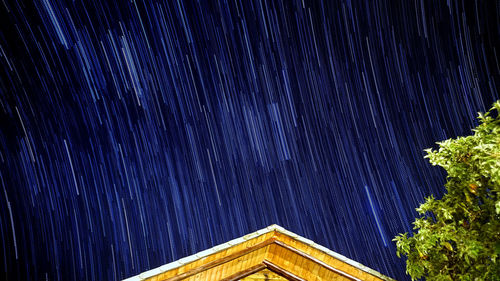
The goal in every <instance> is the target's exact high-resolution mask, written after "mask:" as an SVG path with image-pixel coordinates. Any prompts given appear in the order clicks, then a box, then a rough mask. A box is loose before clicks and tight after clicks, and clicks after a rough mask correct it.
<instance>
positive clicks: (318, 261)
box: [274, 241, 362, 281]
mask: <svg viewBox="0 0 500 281" xmlns="http://www.w3.org/2000/svg"><path fill="white" fill-rule="evenodd" d="M274 243H275V244H276V245H278V246H280V247H283V248H285V249H287V250H289V251H292V252H294V253H295V254H297V255H299V256H301V257H303V258H306V259H308V260H310V261H312V262H314V263H317V264H319V265H321V266H322V267H324V268H326V269H328V270H330V271H333V272H335V273H337V274H339V275H342V276H344V277H345V278H347V279H349V280H353V281H362V280H361V279H359V278H356V277H354V276H352V275H350V274H349V273H346V272H344V271H342V270H339V269H337V268H335V267H332V266H331V265H329V264H326V263H324V262H322V261H320V260H318V259H317V258H315V257H313V256H311V255H308V254H306V253H304V252H302V251H300V250H297V249H295V248H293V247H291V246H288V245H287V244H285V243H283V242H281V241H274Z"/></svg>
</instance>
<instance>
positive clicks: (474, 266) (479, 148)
mask: <svg viewBox="0 0 500 281" xmlns="http://www.w3.org/2000/svg"><path fill="white" fill-rule="evenodd" d="M495 111H496V112H495ZM499 112H500V101H497V102H496V103H494V104H493V107H492V108H491V109H490V110H489V111H488V112H487V113H486V114H481V113H479V117H478V119H479V126H478V127H476V128H475V129H473V132H474V134H473V135H471V136H467V137H458V138H457V139H449V140H445V141H443V142H438V143H437V144H438V145H439V149H438V150H433V149H426V150H425V151H426V152H427V155H426V156H425V158H428V159H429V161H430V163H431V164H432V165H433V166H436V165H438V166H441V167H443V168H444V169H445V170H446V172H447V173H448V176H447V183H446V184H445V187H446V193H445V194H444V196H443V197H442V198H441V199H439V200H438V199H435V198H434V196H432V195H431V196H430V197H428V198H426V199H425V203H423V204H421V205H420V207H418V208H417V209H416V210H417V211H418V213H419V214H420V217H419V218H416V219H415V222H414V223H413V224H414V229H415V232H414V234H413V236H408V233H404V234H399V235H398V236H396V237H395V238H394V239H393V241H396V247H397V255H398V257H400V256H401V255H405V256H406V257H407V258H408V259H407V262H406V273H407V274H409V275H410V276H411V278H412V280H416V279H420V278H426V280H453V281H455V280H500V262H499V261H498V260H499V255H500V201H499V198H498V194H499V192H500V116H499Z"/></svg>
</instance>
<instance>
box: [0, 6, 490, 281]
mask: <svg viewBox="0 0 500 281" xmlns="http://www.w3.org/2000/svg"><path fill="white" fill-rule="evenodd" d="M499 9H500V6H499V5H498V3H497V2H496V1H468V0H463V1H458V0H457V1H422V0H414V1H413V0H412V1H410V0H408V1H406V0H404V1H323V2H320V1H282V0H277V1H259V0H256V1H241V0H236V1H220V2H216V1H208V2H207V1H180V0H179V1H155V0H152V1H145V2H144V1H132V2H131V1H119V2H111V1H109V2H107V1H89V2H82V1H54V0H40V1H35V3H25V1H9V0H6V1H2V3H0V16H1V17H2V19H3V23H2V25H1V26H0V187H1V190H2V192H0V238H1V241H2V242H1V243H0V250H1V251H0V259H1V260H0V261H1V263H0V269H1V270H0V276H2V277H1V278H2V279H5V280H117V279H122V278H125V277H129V276H131V275H135V274H138V273H140V272H142V271H145V270H147V269H151V268H154V267H157V266H159V265H162V264H165V263H168V262H171V261H173V260H176V259H178V258H181V257H184V256H186V255H190V254H193V253H196V252H198V251H201V250H204V249H206V248H209V247H211V246H214V245H217V244H220V243H223V242H226V241H228V240H230V239H233V238H236V237H239V236H242V235H244V234H247V233H249V232H253V231H255V230H257V229H260V228H263V227H266V226H268V225H270V224H274V223H276V224H279V225H281V226H283V227H285V228H286V229H288V230H290V231H292V232H295V233H297V234H300V235H302V236H305V237H307V238H309V239H311V240H314V241H315V242H317V243H319V244H321V245H323V246H326V247H328V248H330V249H332V250H334V251H336V252H339V253H340V254H343V255H345V256H347V257H349V258H351V259H354V260H357V261H359V262H361V263H363V264H365V265H367V266H369V267H372V268H374V269H376V270H378V271H380V272H381V273H383V274H386V275H389V276H391V277H394V278H396V279H398V280H407V279H408V278H407V277H406V276H405V274H404V272H405V268H404V261H403V260H401V259H398V258H397V257H396V255H395V246H394V244H393V242H392V241H391V240H392V237H394V235H396V234H398V233H401V232H406V231H410V229H411V222H412V221H413V218H414V216H416V212H415V211H414V209H415V207H417V206H418V204H419V203H420V202H422V200H423V197H424V196H428V195H430V194H431V193H433V194H436V195H439V194H441V192H442V191H443V183H444V180H445V175H444V174H443V171H441V170H440V169H439V168H436V167H432V166H431V165H430V164H428V163H427V161H426V160H425V159H423V156H424V152H423V149H425V148H428V147H435V144H434V143H435V142H436V141H440V140H443V139H447V138H450V137H456V136H458V135H465V134H469V133H470V129H471V128H473V127H474V126H475V116H476V115H477V112H478V111H484V110H485V109H488V108H489V107H490V105H491V103H492V102H493V101H494V100H496V99H498V97H499V95H498V87H499V86H500V84H499V83H500V66H499V65H500V64H499V58H498V56H500V54H499V52H500V49H499V47H500V44H499V38H500V20H499V19H500V16H499V15H500V11H499Z"/></svg>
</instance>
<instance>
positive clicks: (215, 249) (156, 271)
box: [123, 224, 396, 281]
mask: <svg viewBox="0 0 500 281" xmlns="http://www.w3.org/2000/svg"><path fill="white" fill-rule="evenodd" d="M272 231H276V232H279V233H282V234H284V235H287V236H290V237H291V238H293V239H295V240H297V241H300V242H302V243H304V244H306V245H308V246H310V247H313V248H315V249H317V250H319V251H322V252H323V253H325V254H327V255H329V256H332V257H334V258H336V259H338V260H341V261H343V262H345V263H347V264H350V265H352V266H354V267H356V268H358V269H360V270H362V271H365V272H367V273H369V274H371V275H374V276H376V277H378V278H380V279H382V280H387V281H396V280H394V279H392V278H390V277H387V276H385V275H383V274H381V273H380V272H378V271H375V270H373V269H371V268H369V267H367V266H364V265H362V264H360V263H359V262H356V261H353V260H351V259H349V258H347V257H345V256H343V255H341V254H339V253H336V252H334V251H331V250H330V249H328V248H326V247H323V246H321V245H319V244H316V243H314V241H312V240H309V239H306V238H304V237H302V236H300V235H297V234H295V233H293V232H290V231H288V230H286V229H284V228H283V227H281V226H279V225H277V224H273V225H270V226H268V227H266V228H263V229H260V230H257V231H255V232H253V233H250V234H247V235H245V236H243V237H240V238H236V239H233V240H231V241H229V242H226V243H223V244H220V245H217V246H215V247H212V248H210V249H207V250H204V251H201V252H198V253H196V254H194V255H191V256H187V257H184V258H181V259H179V260H176V261H174V262H171V263H168V264H165V265H162V266H159V267H157V268H154V269H151V270H148V271H145V272H143V273H140V274H138V275H135V276H132V277H129V278H127V279H124V280H123V281H142V280H145V279H147V278H151V277H153V276H156V275H159V274H161V273H164V272H167V271H170V270H172V269H175V268H178V267H181V266H183V265H185V264H187V263H190V262H193V261H195V260H198V259H201V258H204V257H207V256H210V255H212V254H215V253H217V252H220V251H223V250H226V249H228V248H231V247H233V246H234V245H237V244H241V243H243V242H245V241H248V240H250V239H253V238H256V237H258V236H261V235H262V234H266V233H269V232H272Z"/></svg>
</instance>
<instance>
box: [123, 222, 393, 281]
mask: <svg viewBox="0 0 500 281" xmlns="http://www.w3.org/2000/svg"><path fill="white" fill-rule="evenodd" d="M265 276H267V277H268V278H269V279H267V280H292V281H302V280H394V279H392V278H389V277H387V276H384V275H382V274H380V273H379V272H377V271H375V270H373V269H370V268H368V267H366V266H364V265H362V264H360V263H358V262H355V261H353V260H350V259H348V258H346V257H344V256H342V255H340V254H338V253H335V252H333V251H330V250H329V249H327V248H325V247H323V246H321V245H318V244H316V243H314V242H313V241H311V240H309V239H306V238H303V237H301V236H299V235H297V234H294V233H292V232H290V231H288V230H286V229H284V228H282V227H280V226H278V225H271V226H269V227H267V228H264V229H261V230H259V231H256V232H254V233H251V234H248V235H245V236H243V237H240V238H237V239H234V240H231V241H229V242H227V243H224V244H221V245H218V246H215V247H213V248H210V249H208V250H205V251H202V252H199V253H197V254H194V255H192V256H188V257H185V258H182V259H179V260H177V261H174V262H171V263H169V264H166V265H162V266H160V267H157V268H155V269H152V270H148V271H146V272H143V273H141V274H139V275H136V276H133V277H130V278H128V279H125V280H124V281H139V280H150V281H160V280H168V281H174V280H224V281H229V280H245V281H254V280H255V281H257V280H259V278H260V280H265V279H262V278H263V277H265ZM271 277H272V278H273V279H271Z"/></svg>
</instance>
